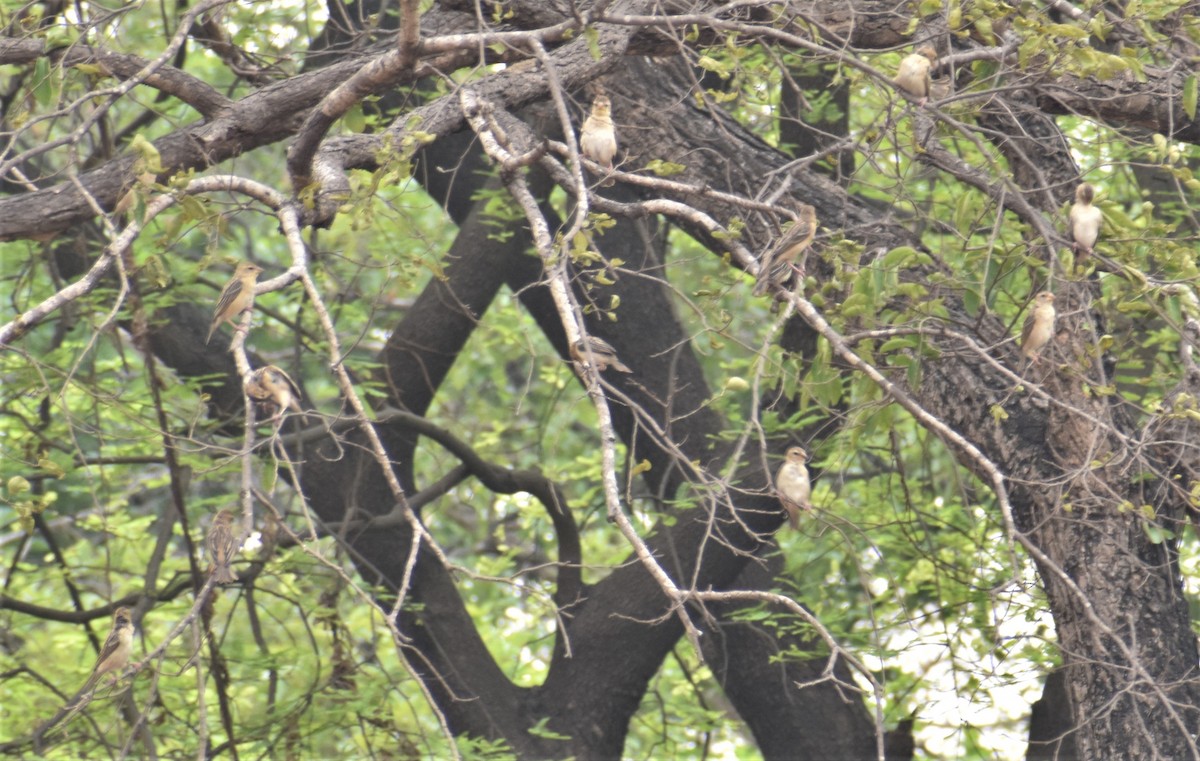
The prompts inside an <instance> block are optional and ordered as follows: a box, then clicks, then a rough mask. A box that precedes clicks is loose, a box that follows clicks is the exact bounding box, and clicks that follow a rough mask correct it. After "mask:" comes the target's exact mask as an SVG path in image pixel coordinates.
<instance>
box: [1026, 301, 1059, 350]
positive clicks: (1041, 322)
mask: <svg viewBox="0 0 1200 761" xmlns="http://www.w3.org/2000/svg"><path fill="white" fill-rule="evenodd" d="M1054 317H1055V311H1054V294H1053V293H1051V292H1050V291H1042V292H1041V293H1039V294H1038V295H1037V296H1034V297H1033V309H1031V310H1029V316H1028V317H1026V318H1025V327H1023V328H1022V329H1021V356H1022V357H1025V358H1026V359H1028V360H1032V361H1034V362H1036V361H1037V355H1038V352H1040V351H1041V350H1042V347H1043V346H1045V345H1046V344H1047V343H1049V341H1050V339H1051V338H1052V337H1053V336H1054Z"/></svg>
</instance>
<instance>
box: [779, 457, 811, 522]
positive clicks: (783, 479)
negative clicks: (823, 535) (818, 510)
mask: <svg viewBox="0 0 1200 761" xmlns="http://www.w3.org/2000/svg"><path fill="white" fill-rule="evenodd" d="M806 462H808V452H805V451H804V450H803V449H801V448H800V447H788V451H787V459H785V460H784V462H783V464H782V465H780V466H779V470H777V471H775V492H776V493H777V494H778V495H779V503H780V504H781V505H783V509H784V510H786V511H787V514H788V523H790V524H791V526H792V528H800V513H801V511H804V512H809V511H811V510H812V502H810V501H809V499H810V498H811V496H812V484H811V483H810V482H809V480H808V468H807V467H805V465H804V463H806Z"/></svg>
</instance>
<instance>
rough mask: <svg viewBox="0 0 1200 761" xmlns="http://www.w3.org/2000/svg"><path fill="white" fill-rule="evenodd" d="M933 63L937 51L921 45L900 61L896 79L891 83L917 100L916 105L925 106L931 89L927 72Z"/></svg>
mask: <svg viewBox="0 0 1200 761" xmlns="http://www.w3.org/2000/svg"><path fill="white" fill-rule="evenodd" d="M935 61H937V51H936V50H934V49H933V48H931V47H929V46H928V45H922V46H921V47H919V48H917V50H916V52H914V53H909V54H908V55H906V56H904V58H902V59H900V68H898V69H897V70H896V77H895V78H894V79H893V80H892V83H893V84H895V85H896V87H899V88H900V89H901V90H903V91H904V92H906V93H908V94H909V95H911V96H913V97H914V98H917V103H918V105H922V106H923V105H925V101H927V100H929V91H930V88H931V87H932V85H931V83H930V80H929V72H930V70H931V69H932V68H933V64H934V62H935Z"/></svg>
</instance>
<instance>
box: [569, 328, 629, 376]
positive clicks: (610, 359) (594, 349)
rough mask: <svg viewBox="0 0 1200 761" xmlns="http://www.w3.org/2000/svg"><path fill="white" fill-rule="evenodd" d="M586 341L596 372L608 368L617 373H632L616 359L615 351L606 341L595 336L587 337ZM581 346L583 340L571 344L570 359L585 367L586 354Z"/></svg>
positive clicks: (586, 361)
mask: <svg viewBox="0 0 1200 761" xmlns="http://www.w3.org/2000/svg"><path fill="white" fill-rule="evenodd" d="M586 340H587V346H588V348H589V349H590V350H591V355H592V357H591V358H592V359H593V360H595V362H596V370H597V371H598V372H604V371H605V370H607V369H608V368H610V367H611V368H612V369H614V370H616V371H617V372H619V373H631V372H633V370H630V369H629V368H628V367H627V366H626V365H625V363H623V362H622V361H621V360H620V359H618V358H617V350H616V349H614V348H613V346H612V344H610V343H609V342H608V341H605V340H604V339H603V338H597V337H596V336H587V338H586ZM583 346H584V344H583V340H579V341H576V342H575V343H573V344H571V358H572V359H574V360H575V361H576V362H578V363H579V364H581V365H586V364H587V363H588V356H587V354H588V353H587V352H586V351H584V348H583Z"/></svg>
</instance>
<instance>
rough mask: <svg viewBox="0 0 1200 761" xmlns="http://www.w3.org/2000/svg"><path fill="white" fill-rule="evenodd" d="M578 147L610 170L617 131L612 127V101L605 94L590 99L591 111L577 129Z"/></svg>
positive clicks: (585, 154)
mask: <svg viewBox="0 0 1200 761" xmlns="http://www.w3.org/2000/svg"><path fill="white" fill-rule="evenodd" d="M579 148H580V149H581V150H582V151H583V155H584V156H587V157H588V158H589V159H591V160H592V161H595V162H596V163H597V164H603V165H604V168H605V169H607V170H609V171H610V172H611V171H612V168H613V157H614V156H616V155H617V133H616V130H615V129H614V128H613V120H612V101H610V100H609V99H608V96H607V95H597V96H596V99H595V100H593V101H592V111H591V113H589V114H588V116H587V119H584V121H583V129H581V130H580V131H579ZM602 184H603V183H602ZM608 184H609V185H611V184H612V181H611V180H610V181H609V182H608Z"/></svg>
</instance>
